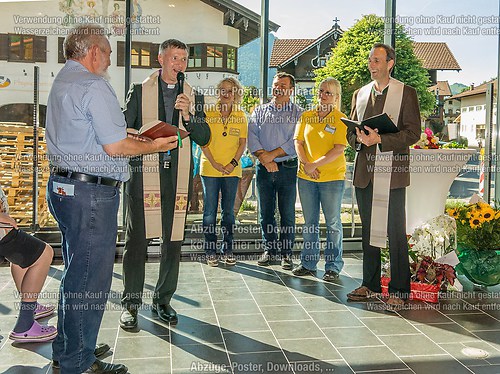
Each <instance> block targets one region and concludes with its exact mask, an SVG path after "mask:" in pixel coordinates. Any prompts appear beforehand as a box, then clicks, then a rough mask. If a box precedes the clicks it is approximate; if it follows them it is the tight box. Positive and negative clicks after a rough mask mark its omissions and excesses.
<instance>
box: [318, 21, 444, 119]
mask: <svg viewBox="0 0 500 374" xmlns="http://www.w3.org/2000/svg"><path fill="white" fill-rule="evenodd" d="M383 41H384V21H383V19H382V18H381V17H378V16H376V15H373V14H370V15H367V16H364V17H363V18H362V19H361V20H359V21H358V22H357V23H356V24H355V25H354V26H353V27H351V28H350V29H349V30H347V31H346V32H345V33H344V35H343V36H342V38H341V39H340V40H339V42H338V44H337V47H336V48H334V49H333V55H332V57H331V58H330V59H329V60H328V61H327V63H326V65H325V66H324V67H322V68H319V69H316V70H315V73H316V78H315V80H316V83H317V84H319V82H320V81H321V80H323V79H325V78H327V77H334V78H336V79H338V80H339V82H340V84H341V85H342V108H343V112H344V113H346V114H349V113H350V110H351V100H352V94H353V93H354V91H356V90H357V89H358V88H360V87H362V86H363V85H365V84H367V83H368V82H370V81H371V78H370V72H369V71H368V67H367V61H368V55H369V54H370V50H371V48H372V46H373V44H374V43H381V42H383ZM392 75H393V76H394V78H396V79H398V80H400V81H402V82H404V83H406V84H408V85H410V86H412V87H414V88H415V89H416V90H417V94H418V98H419V102H420V111H421V113H422V116H424V117H427V116H428V115H429V114H430V113H432V111H433V109H434V106H435V99H434V96H433V95H432V93H430V92H429V91H427V88H428V86H429V83H430V80H429V75H428V73H427V70H425V69H424V68H423V67H422V63H421V62H420V61H419V60H418V59H417V57H416V56H415V53H414V51H413V41H412V40H411V39H410V37H409V36H408V35H406V33H405V32H404V29H403V27H402V26H401V25H397V26H396V66H395V69H394V72H393V74H392Z"/></svg>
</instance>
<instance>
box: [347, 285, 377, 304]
mask: <svg viewBox="0 0 500 374" xmlns="http://www.w3.org/2000/svg"><path fill="white" fill-rule="evenodd" d="M372 297H376V293H375V292H373V291H371V290H370V289H369V288H368V287H366V286H361V287H358V288H356V289H355V290H354V291H352V292H349V293H348V294H347V300H350V301H367V300H368V299H370V298H372Z"/></svg>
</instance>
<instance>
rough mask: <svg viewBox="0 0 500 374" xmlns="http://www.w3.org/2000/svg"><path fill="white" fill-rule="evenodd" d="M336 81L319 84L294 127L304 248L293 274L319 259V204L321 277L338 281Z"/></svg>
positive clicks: (341, 141) (341, 169) (307, 270)
mask: <svg viewBox="0 0 500 374" xmlns="http://www.w3.org/2000/svg"><path fill="white" fill-rule="evenodd" d="M340 93H341V89H340V83H339V82H338V81H337V80H336V79H333V78H327V79H325V80H323V81H322V82H321V83H320V85H319V90H318V98H319V105H318V106H317V107H316V108H315V109H312V110H309V111H306V112H304V113H303V114H302V116H301V117H300V120H299V123H298V124H297V127H296V129H295V135H294V139H295V149H296V150H297V155H298V157H299V160H300V167H299V172H298V175H297V176H298V188H299V196H300V203H301V205H302V211H303V214H304V220H305V224H304V227H303V238H304V248H303V250H302V252H301V254H300V265H299V266H297V267H296V268H295V269H293V271H292V273H293V274H294V275H298V276H302V275H310V274H311V275H314V273H315V272H316V266H317V264H318V261H319V257H320V240H319V214H320V211H319V210H320V205H321V208H322V209H323V214H324V215H325V220H326V248H325V275H324V276H323V280H325V281H328V282H330V281H333V280H335V279H338V277H339V274H340V271H341V270H342V267H343V266H344V261H343V259H342V221H341V218H340V208H341V204H342V196H343V194H344V179H345V171H346V161H345V157H344V148H345V146H346V144H347V141H346V132H347V127H346V126H345V125H344V123H343V122H342V121H341V120H340V118H343V117H346V116H345V115H344V114H343V113H341V112H340V111H339V108H340Z"/></svg>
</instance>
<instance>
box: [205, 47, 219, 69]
mask: <svg viewBox="0 0 500 374" xmlns="http://www.w3.org/2000/svg"><path fill="white" fill-rule="evenodd" d="M222 55H223V47H221V46H215V45H207V67H209V68H221V67H222V62H223V60H222Z"/></svg>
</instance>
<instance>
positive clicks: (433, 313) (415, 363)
mask: <svg viewBox="0 0 500 374" xmlns="http://www.w3.org/2000/svg"><path fill="white" fill-rule="evenodd" d="M345 261H346V266H345V272H343V273H342V276H341V278H340V280H339V281H337V282H336V283H324V282H323V281H322V280H321V276H322V272H321V271H318V273H317V278H313V277H304V278H296V277H293V276H291V274H290V272H286V271H283V270H281V268H280V267H279V266H271V267H267V268H266V267H258V266H256V265H255V262H254V261H240V262H239V263H238V265H237V266H235V267H230V268H228V267H225V266H223V265H221V266H220V267H218V268H210V267H208V266H207V265H205V264H202V263H198V262H183V263H182V264H181V274H180V279H179V287H178V292H177V294H176V295H175V298H174V300H173V302H172V305H173V306H174V308H176V309H177V311H178V313H179V315H180V319H179V324H178V325H177V326H176V327H173V328H169V327H168V326H165V325H163V324H162V323H160V322H159V321H158V319H157V317H156V316H154V315H153V314H152V313H151V311H150V305H149V304H148V303H150V301H151V300H150V298H146V299H145V303H144V305H143V309H142V310H141V312H140V319H139V326H140V328H139V329H138V330H137V331H124V330H121V329H120V328H119V326H118V318H119V315H120V304H119V300H120V291H121V289H122V284H121V265H120V264H116V265H115V273H114V276H113V284H112V291H113V292H112V293H111V296H110V300H109V302H108V308H107V310H106V312H105V314H104V319H103V322H102V326H101V330H100V336H99V341H104V342H106V343H108V344H110V345H111V346H112V348H113V349H112V354H111V353H110V354H108V356H107V357H106V358H105V360H106V361H113V362H120V363H124V364H126V365H127V366H128V367H129V370H130V372H131V373H140V374H146V373H155V374H156V373H200V372H208V373H217V372H232V373H252V372H265V373H270V372H273V373H316V372H317V373H319V372H323V373H328V372H330V373H332V372H333V373H336V374H338V373H353V372H355V373H398V374H399V373H438V372H439V373H454V374H460V373H500V298H499V294H500V287H499V286H496V287H491V288H490V289H488V292H476V291H473V290H472V285H471V284H470V283H469V282H467V281H466V280H465V278H461V281H462V283H464V285H465V288H466V291H467V292H464V293H463V294H453V295H451V297H447V298H443V300H441V301H440V303H439V304H437V305H432V304H425V303H422V302H411V303H410V304H409V305H408V309H407V310H404V311H402V312H400V313H398V314H396V315H394V314H388V313H387V312H384V311H383V303H382V302H381V301H375V302H371V303H348V302H347V301H346V293H347V292H348V291H350V290H351V289H353V288H354V287H356V286H358V285H359V282H360V276H361V261H360V259H359V258H357V257H356V255H349V256H347V258H346V259H345ZM321 265H322V264H321V263H320V267H321ZM157 271H158V264H157V263H148V264H147V271H146V274H147V276H146V283H147V285H146V291H147V292H148V293H149V294H151V292H152V290H153V287H154V283H155V277H156V275H157ZM60 276H61V265H58V266H53V267H52V269H51V271H50V274H49V277H48V279H47V282H46V284H45V287H44V290H43V297H42V301H44V302H50V303H54V302H56V299H57V289H58V285H59V279H60ZM13 289H14V285H13V283H12V280H11V278H10V273H9V269H8V267H5V266H3V267H0V372H4V373H9V374H13V373H23V374H29V373H52V372H57V371H55V370H54V371H53V370H52V369H51V367H50V365H49V360H50V357H51V346H50V344H24V345H15V344H12V342H11V341H10V340H9V339H8V333H9V331H10V329H11V328H12V326H13V325H14V323H15V319H16V315H17V311H16V305H17V304H16V303H17V301H18V300H17V299H16V296H15V294H14V292H13ZM56 318H57V317H56V316H53V317H51V318H49V319H46V320H45V321H43V323H50V324H54V323H55V322H56ZM465 348H475V349H480V350H483V351H484V352H486V353H487V356H486V357H484V358H474V357H469V356H467V355H466V354H465V352H466V351H467V350H465V351H464V349H465Z"/></svg>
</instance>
